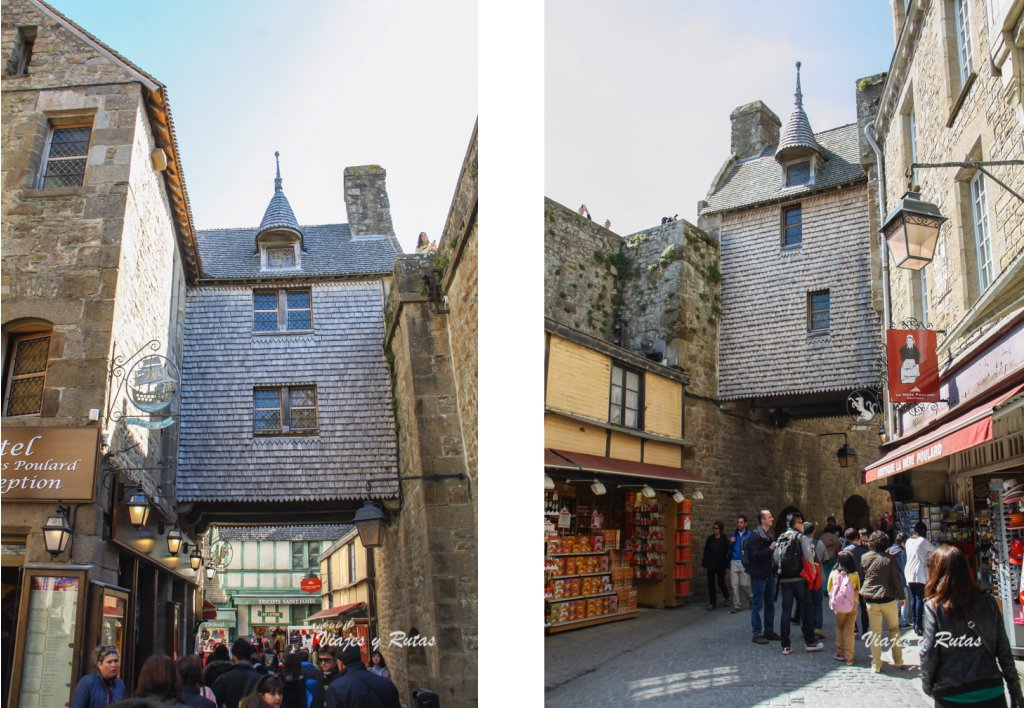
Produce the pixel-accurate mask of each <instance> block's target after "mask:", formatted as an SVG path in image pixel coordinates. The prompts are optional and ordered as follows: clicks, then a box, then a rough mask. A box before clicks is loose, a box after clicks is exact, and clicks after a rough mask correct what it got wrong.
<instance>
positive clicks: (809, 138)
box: [775, 62, 821, 164]
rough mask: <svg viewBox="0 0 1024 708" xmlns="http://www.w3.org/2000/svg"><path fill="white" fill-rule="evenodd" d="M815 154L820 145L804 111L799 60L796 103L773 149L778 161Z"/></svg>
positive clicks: (818, 150)
mask: <svg viewBox="0 0 1024 708" xmlns="http://www.w3.org/2000/svg"><path fill="white" fill-rule="evenodd" d="M812 153H813V154H816V155H817V156H818V157H821V146H820V145H818V141H817V140H815V139H814V131H813V130H811V122H810V121H809V120H807V114H806V113H804V96H803V93H802V92H801V90H800V62H797V63H796V105H795V106H794V107H793V113H792V114H790V116H789V120H788V121H786V127H785V128H783V129H782V136H781V137H780V138H779V146H778V148H776V150H775V159H776V160H777V161H778V162H779V163H780V164H782V163H784V162H789V161H790V160H792V159H796V158H800V157H804V156H809V155H811V154H812Z"/></svg>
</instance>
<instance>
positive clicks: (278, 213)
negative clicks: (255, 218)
mask: <svg viewBox="0 0 1024 708" xmlns="http://www.w3.org/2000/svg"><path fill="white" fill-rule="evenodd" d="M274 158H275V159H276V160H277V177H275V178H274V196H272V197H271V198H270V204H268V205H267V210H266V211H265V212H264V213H263V221H261V222H260V228H259V231H257V232H256V237H257V238H259V236H260V234H263V233H264V232H266V231H271V230H273V229H291V230H293V231H295V232H296V233H298V234H300V235H301V234H302V230H301V229H299V222H298V220H297V219H296V218H295V212H294V211H292V205H291V204H289V203H288V197H286V196H284V191H283V190H282V189H281V153H280V152H275V153H274Z"/></svg>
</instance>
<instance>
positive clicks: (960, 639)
mask: <svg viewBox="0 0 1024 708" xmlns="http://www.w3.org/2000/svg"><path fill="white" fill-rule="evenodd" d="M928 565H929V569H928V570H929V573H928V585H927V586H926V588H925V597H927V598H928V601H927V602H926V603H925V606H924V639H923V640H922V641H921V687H922V688H923V689H924V692H925V693H927V694H928V695H929V696H932V697H933V698H934V699H935V705H936V706H961V707H962V706H967V705H972V706H977V707H978V708H981V706H1005V705H1006V698H1005V697H1004V695H1003V682H1004V681H1005V682H1006V686H1007V687H1008V688H1009V693H1010V697H1011V699H1012V700H1013V705H1015V706H1019V705H1024V694H1022V693H1021V687H1020V677H1019V676H1018V675H1017V668H1016V666H1015V665H1014V662H1013V653H1012V652H1011V651H1010V641H1009V639H1008V638H1007V636H1006V629H1005V627H1004V626H1003V617H1002V614H1001V613H1000V611H999V606H998V605H997V604H996V601H995V598H993V597H992V596H991V595H986V594H983V593H982V592H981V591H980V590H979V589H978V583H977V581H976V580H975V578H974V573H973V572H972V571H971V567H970V565H969V564H968V562H967V556H965V555H964V554H963V552H962V551H961V550H960V549H959V548H957V547H956V546H940V547H939V548H938V550H936V551H935V553H933V554H932V557H931V560H930V561H929V564H928Z"/></svg>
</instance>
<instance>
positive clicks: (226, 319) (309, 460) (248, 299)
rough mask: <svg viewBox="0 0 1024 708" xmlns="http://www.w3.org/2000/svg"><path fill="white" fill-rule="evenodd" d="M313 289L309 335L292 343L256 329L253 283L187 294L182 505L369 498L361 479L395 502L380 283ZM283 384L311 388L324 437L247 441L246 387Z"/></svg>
mask: <svg viewBox="0 0 1024 708" xmlns="http://www.w3.org/2000/svg"><path fill="white" fill-rule="evenodd" d="M305 286H307V284H297V285H296V287H305ZM312 290H313V323H314V325H313V328H314V331H313V332H312V333H311V334H294V335H292V334H272V335H258V334H254V333H253V331H252V288H251V287H223V288H220V287H196V288H192V289H191V290H190V291H189V293H188V300H187V304H186V310H187V312H188V318H187V320H186V324H185V357H184V365H183V367H182V387H181V442H180V445H179V463H178V467H179V474H178V479H179V486H178V495H179V499H181V500H183V501H184V500H189V501H200V500H225V501H226V500H231V501H255V500H260V501H266V500H280V501H284V500H292V501H294V500H303V499H309V500H318V501H322V500H326V499H364V498H366V496H367V493H366V481H367V480H370V481H371V484H372V492H371V496H372V497H373V498H378V499H379V498H390V497H394V496H395V495H397V494H398V485H397V483H396V479H395V468H396V459H395V454H396V453H395V427H394V417H393V414H392V409H391V385H390V381H389V374H388V369H387V364H386V362H385V360H384V352H383V350H382V348H381V339H382V337H383V334H384V320H383V295H382V284H381V283H380V281H362V282H348V283H314V284H313V285H312ZM286 384H315V385H316V386H317V398H318V401H317V403H318V420H319V434H316V435H293V436H273V435H271V436H264V435H254V434H253V428H252V425H253V393H252V391H253V387H254V386H261V385H286ZM282 477H286V478H289V479H292V480H294V483H293V484H291V485H285V486H282V485H281V483H280V480H281V478H282Z"/></svg>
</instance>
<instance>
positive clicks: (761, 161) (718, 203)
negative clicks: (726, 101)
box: [701, 123, 867, 214]
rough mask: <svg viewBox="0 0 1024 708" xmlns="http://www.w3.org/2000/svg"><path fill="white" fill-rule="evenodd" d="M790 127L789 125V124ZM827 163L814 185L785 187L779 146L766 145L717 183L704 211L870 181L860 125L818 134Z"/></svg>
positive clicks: (761, 202) (769, 200)
mask: <svg viewBox="0 0 1024 708" xmlns="http://www.w3.org/2000/svg"><path fill="white" fill-rule="evenodd" d="M787 127H788V126H787ZM814 139H815V140H816V141H817V143H818V145H819V146H820V148H821V156H822V157H823V158H824V160H825V163H824V164H823V165H820V166H819V170H818V173H817V175H816V178H815V183H814V184H813V185H810V184H804V185H799V186H796V187H783V186H782V185H783V184H784V174H783V168H782V166H781V165H780V164H779V163H778V162H776V161H775V151H776V147H775V146H770V147H767V148H765V150H764V151H763V152H762V153H761V155H760V156H758V157H755V158H750V159H746V160H741V161H739V162H737V163H736V164H735V165H733V167H732V169H730V170H728V171H727V172H726V174H725V176H724V177H723V178H722V179H721V180H719V182H718V184H716V185H713V187H712V191H711V193H710V194H708V196H707V198H706V199H705V201H706V202H707V205H706V206H705V208H704V209H703V210H702V211H701V213H702V214H714V213H717V212H724V211H734V210H737V209H743V208H746V207H751V206H755V205H761V204H769V203H771V202H776V201H781V200H790V199H799V198H801V197H802V196H804V195H806V194H812V193H814V192H820V191H822V190H826V189H829V188H832V187H835V186H838V185H841V184H849V183H851V182H856V181H858V180H866V179H867V176H866V175H865V174H864V170H863V169H862V168H861V166H860V143H859V137H858V134H857V124H856V123H851V124H849V125H844V126H840V127H838V128H833V129H831V130H826V131H823V132H820V133H815V134H814Z"/></svg>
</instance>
